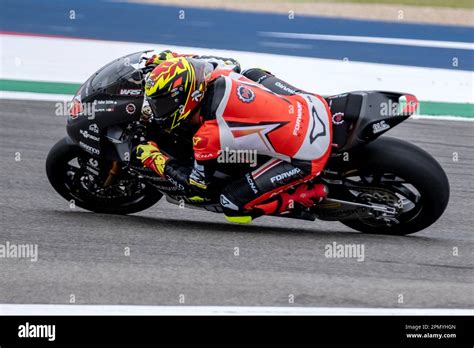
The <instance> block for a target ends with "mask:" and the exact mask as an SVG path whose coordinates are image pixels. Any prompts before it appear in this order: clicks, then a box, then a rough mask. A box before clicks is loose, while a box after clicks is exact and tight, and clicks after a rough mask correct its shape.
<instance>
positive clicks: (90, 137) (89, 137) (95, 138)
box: [79, 129, 100, 141]
mask: <svg viewBox="0 0 474 348" xmlns="http://www.w3.org/2000/svg"><path fill="white" fill-rule="evenodd" d="M79 132H80V133H81V135H82V136H83V137H84V138H86V139H91V140H94V141H99V140H100V139H99V138H98V137H96V136H95V135H92V134H89V132H87V131H85V130H83V129H81V130H80V131H79Z"/></svg>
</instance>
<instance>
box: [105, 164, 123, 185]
mask: <svg viewBox="0 0 474 348" xmlns="http://www.w3.org/2000/svg"><path fill="white" fill-rule="evenodd" d="M119 172H120V165H119V162H118V161H113V162H112V167H111V168H110V170H109V175H108V176H107V179H106V180H105V183H104V187H109V186H110V185H112V184H113V182H114V181H115V177H116V176H117V174H118V173H119Z"/></svg>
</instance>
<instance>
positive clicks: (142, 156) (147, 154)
mask: <svg viewBox="0 0 474 348" xmlns="http://www.w3.org/2000/svg"><path fill="white" fill-rule="evenodd" d="M136 154H137V158H138V159H139V160H140V161H141V162H142V163H143V165H144V166H145V167H147V168H149V169H151V170H153V171H154V172H155V173H157V174H158V175H160V176H164V174H165V166H166V163H167V162H168V160H169V157H168V156H166V155H165V154H163V153H162V152H161V151H160V149H159V148H158V146H157V145H156V143H154V142H153V141H149V142H147V143H146V144H140V145H138V146H137V152H136Z"/></svg>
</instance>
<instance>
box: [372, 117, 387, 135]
mask: <svg viewBox="0 0 474 348" xmlns="http://www.w3.org/2000/svg"><path fill="white" fill-rule="evenodd" d="M389 128H390V125H388V124H387V123H385V121H384V120H382V121H379V122H377V123H374V124H373V125H372V132H373V133H374V134H377V133H380V132H383V131H384V130H386V129H389Z"/></svg>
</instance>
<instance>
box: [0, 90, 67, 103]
mask: <svg viewBox="0 0 474 348" xmlns="http://www.w3.org/2000/svg"><path fill="white" fill-rule="evenodd" d="M73 96H74V95H73V94H52V93H34V92H10V91H0V99H16V100H43V101H64V100H67V101H71V100H72V97H73Z"/></svg>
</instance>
